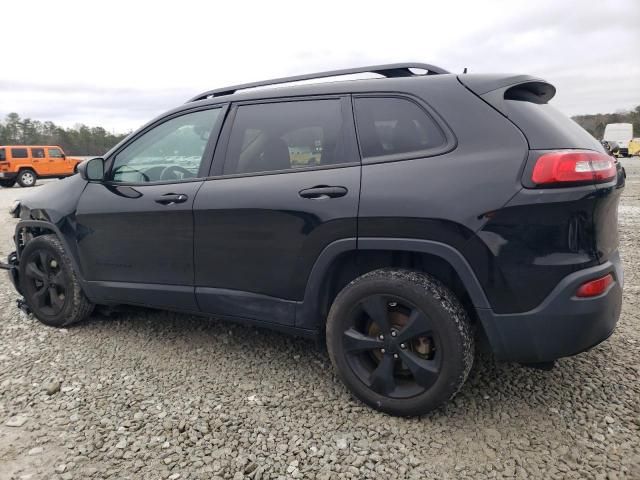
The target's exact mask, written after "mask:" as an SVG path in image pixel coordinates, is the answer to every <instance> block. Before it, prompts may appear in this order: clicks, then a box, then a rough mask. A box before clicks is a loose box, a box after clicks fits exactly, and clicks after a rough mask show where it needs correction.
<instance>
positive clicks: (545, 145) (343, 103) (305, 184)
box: [5, 63, 624, 415]
mask: <svg viewBox="0 0 640 480" xmlns="http://www.w3.org/2000/svg"><path fill="white" fill-rule="evenodd" d="M363 72H373V73H376V74H378V75H379V76H380V77H382V78H371V79H364V80H363V79H360V80H354V81H334V82H328V83H317V82H316V83H315V84H309V82H307V84H303V85H287V86H284V87H280V88H255V87H265V86H272V85H278V84H285V83H292V82H296V81H300V80H310V79H315V78H327V77H336V76H340V75H349V74H356V73H363ZM554 94H555V88H554V87H553V86H552V85H550V84H549V83H547V82H545V81H543V80H540V79H538V78H534V77H530V76H526V75H472V74H463V75H455V74H450V73H449V72H447V71H445V70H442V69H441V68H438V67H434V66H432V65H425V64H415V63H409V64H392V65H377V66H372V67H366V68H357V69H349V70H339V71H332V72H322V73H318V74H313V75H303V76H297V77H289V78H281V79H276V80H271V81H265V82H259V83H252V84H246V85H239V86H234V87H229V88H223V89H218V90H212V91H208V92H205V93H203V94H201V95H198V96H197V97H195V98H193V99H191V100H190V101H189V102H187V103H186V104H185V105H181V106H179V107H178V108H176V109H174V110H171V111H170V112H168V113H167V114H165V115H162V116H161V117H159V118H157V119H155V120H153V121H152V122H150V123H149V124H147V125H146V126H144V127H143V128H141V129H140V130H139V131H137V132H135V133H133V134H131V135H130V136H129V137H128V138H127V139H125V140H124V141H123V142H121V143H120V144H119V145H117V146H116V147H114V148H113V149H112V150H111V151H110V152H108V153H107V154H106V155H105V156H104V158H96V159H93V160H90V161H88V162H85V163H84V164H82V165H81V166H80V168H79V175H75V176H73V177H70V178H68V179H66V180H62V181H58V182H55V183H53V184H51V185H48V186H46V187H43V188H39V189H38V190H37V191H35V192H33V193H32V194H30V195H29V196H25V197H24V199H23V201H22V202H21V204H20V205H19V207H18V208H17V209H16V216H19V217H20V218H21V220H20V222H19V223H18V225H17V228H16V234H15V243H16V252H14V253H13V254H11V256H10V257H9V265H5V268H8V269H9V270H10V275H11V278H12V279H13V282H14V284H15V286H16V288H17V290H18V291H19V292H20V294H22V295H23V296H24V299H25V302H26V308H28V309H30V310H31V311H32V312H33V313H34V315H35V316H36V317H37V318H38V319H39V320H40V321H42V322H43V323H46V324H47V325H53V326H65V325H69V324H72V323H75V322H78V321H80V320H82V319H83V318H85V317H87V316H88V315H89V314H90V313H91V312H92V309H93V306H94V305H116V304H132V305H144V306H149V307H155V308H165V309H171V310H177V311H182V312H190V313H196V314H202V315H212V316H216V317H221V318H227V319H229V320H235V321H240V322H246V323H252V324H257V325H263V326H268V327H271V328H275V329H278V330H284V331H287V332H290V333H293V334H296V335H301V336H307V337H314V338H323V337H326V343H327V347H328V351H329V355H330V357H331V360H332V362H333V365H334V366H335V369H336V371H337V374H338V375H339V376H340V377H341V379H342V380H343V381H344V383H345V384H346V385H347V386H348V388H349V389H350V390H351V391H352V392H353V393H354V394H355V395H356V396H357V397H358V398H360V399H362V400H363V401H364V402H366V403H367V404H369V405H371V406H372V407H374V408H377V409H379V410H382V411H385V412H389V413H392V414H397V415H416V414H421V413H424V412H427V411H429V410H431V409H433V408H435V407H437V406H438V405H441V404H442V403H443V402H446V401H447V400H448V399H450V398H452V396H453V395H455V394H456V392H457V391H458V390H459V389H460V387H461V386H462V385H463V383H464V381H465V379H466V378H467V375H468V373H469V370H470V369H471V365H472V363H473V359H474V352H475V349H476V345H478V346H481V345H485V344H486V345H487V346H488V347H489V348H490V350H491V351H493V352H494V354H495V356H496V357H497V358H498V359H501V360H510V361H518V362H522V363H529V364H541V365H542V364H544V365H547V364H548V363H549V362H553V361H554V360H555V359H557V358H559V357H563V356H567V355H573V354H576V353H579V352H582V351H584V350H586V349H588V348H590V347H592V346H594V345H596V344H597V343H599V342H601V341H603V340H604V339H606V338H607V337H608V336H609V335H610V334H611V333H612V331H613V330H614V328H615V325H616V322H617V319H618V316H619V314H620V307H621V297H622V283H623V274H622V269H621V264H620V258H619V254H618V236H617V206H618V201H619V197H620V193H621V191H622V187H623V186H624V170H623V169H622V168H621V167H620V166H619V164H617V162H616V161H615V159H614V158H612V157H611V156H609V155H607V154H606V153H605V151H604V149H603V147H602V145H601V144H600V143H599V142H598V141H597V140H595V139H594V138H592V137H591V136H590V135H589V134H588V133H587V132H585V131H584V130H583V129H581V128H580V127H579V126H578V125H577V124H575V123H574V122H573V121H571V120H569V119H568V118H566V117H565V116H564V115H562V114H560V113H558V112H557V111H556V110H554V109H553V107H551V106H550V105H548V101H549V100H550V99H551V98H552V97H553V96H554Z"/></svg>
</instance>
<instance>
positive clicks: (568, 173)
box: [531, 150, 616, 185]
mask: <svg viewBox="0 0 640 480" xmlns="http://www.w3.org/2000/svg"><path fill="white" fill-rule="evenodd" d="M615 176H616V164H615V160H614V159H613V158H612V157H610V156H609V155H606V154H604V153H599V152H591V151H588V150H565V151H557V152H549V153H545V154H543V155H541V156H540V157H539V158H538V160H536V164H535V166H534V167H533V173H532V174H531V180H532V181H533V183H535V184H536V185H550V184H558V183H560V184H562V183H591V182H606V181H609V180H611V179H613V178H615Z"/></svg>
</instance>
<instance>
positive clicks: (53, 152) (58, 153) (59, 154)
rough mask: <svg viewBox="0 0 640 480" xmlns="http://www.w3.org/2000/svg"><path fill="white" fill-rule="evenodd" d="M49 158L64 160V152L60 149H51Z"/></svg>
mask: <svg viewBox="0 0 640 480" xmlns="http://www.w3.org/2000/svg"><path fill="white" fill-rule="evenodd" d="M49 158H62V151H61V150H60V149H59V148H49Z"/></svg>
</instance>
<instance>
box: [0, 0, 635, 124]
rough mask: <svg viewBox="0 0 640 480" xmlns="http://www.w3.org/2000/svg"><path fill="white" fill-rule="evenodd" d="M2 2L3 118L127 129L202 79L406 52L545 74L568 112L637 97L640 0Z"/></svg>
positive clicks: (209, 84) (214, 81)
mask: <svg viewBox="0 0 640 480" xmlns="http://www.w3.org/2000/svg"><path fill="white" fill-rule="evenodd" d="M2 3H3V4H2V9H1V11H2V19H3V22H2V26H1V27H0V32H1V33H2V39H3V41H2V49H1V50H0V52H1V53H0V116H1V118H4V116H5V115H6V114H7V113H8V112H11V111H15V112H18V113H19V114H20V115H21V116H23V117H31V118H33V119H39V120H52V121H54V122H56V123H59V124H63V125H66V126H72V125H74V124H76V123H85V124H88V125H91V126H95V125H101V126H104V127H106V128H108V129H110V130H115V131H116V132H124V131H128V130H131V129H135V128H137V127H139V126H140V125H141V124H143V123H145V122H146V121H147V120H149V119H151V118H152V117H154V116H156V115H158V114H160V113H162V112H163V111H165V110H167V109H169V108H172V107H174V106H176V105H177V104H180V103H183V102H184V101H186V100H187V99H188V98H189V97H191V96H193V95H195V94H197V93H199V92H200V91H202V90H208V89H211V88H216V87H222V86H226V85H230V84H235V83H243V82H249V81H254V80H261V79H265V78H272V77H278V76H285V75H294V74H301V73H308V72H313V71H321V70H329V69H335V68H345V67H352V66H361V65H369V64H377V63H391V62H403V61H417V62H425V63H433V64H436V65H439V66H441V67H443V68H445V69H447V70H450V71H452V72H462V69H463V68H464V67H468V68H469V71H470V72H478V73H480V72H482V73H484V72H515V73H528V74H533V75H537V76H541V77H543V78H545V79H547V80H548V81H550V82H551V83H553V84H554V85H555V86H556V87H557V88H558V94H557V95H556V97H555V99H554V100H553V103H554V104H555V105H556V107H558V108H560V109H561V110H562V111H564V112H565V113H567V114H569V115H575V114H580V113H598V112H601V113H607V112H613V111H616V110H620V109H628V108H631V107H634V106H635V105H638V104H640V0H601V1H599V2H585V1H578V0H575V1H571V0H565V1H554V0H528V1H516V0H509V1H507V0H505V1H488V0H486V1H476V0H473V1H467V2H462V1H453V0H447V1H437V2H433V1H429V2H428V1H412V2H402V1H400V0H396V1H385V2H375V1H363V2H348V1H346V0H341V1H333V0H331V1H329V0H321V1H318V2H308V1H302V0H293V1H286V2H285V1H283V2H279V1H272V0H263V1H260V2H255V3H254V2H249V1H235V2H215V1H197V2H196V1H191V0H181V1H179V2H166V3H167V4H168V6H163V5H161V3H162V2H160V1H159V0H156V1H154V2H136V1H132V0H128V1H121V0H109V1H108V2H91V1H86V0H83V1H77V2H76V1H68V0H59V1H55V2H53V1H50V0H47V1H34V0H30V1H16V0H9V1H4V2H2Z"/></svg>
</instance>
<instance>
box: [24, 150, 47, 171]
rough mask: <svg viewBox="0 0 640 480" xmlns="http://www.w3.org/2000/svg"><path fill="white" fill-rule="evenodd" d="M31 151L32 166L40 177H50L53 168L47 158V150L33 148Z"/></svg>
mask: <svg viewBox="0 0 640 480" xmlns="http://www.w3.org/2000/svg"><path fill="white" fill-rule="evenodd" d="M29 150H30V154H31V164H32V165H33V169H34V170H35V171H36V173H37V174H38V175H40V176H44V175H49V172H50V171H51V168H50V166H49V162H48V159H47V158H46V149H45V148H43V147H31V148H30V149H29Z"/></svg>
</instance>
